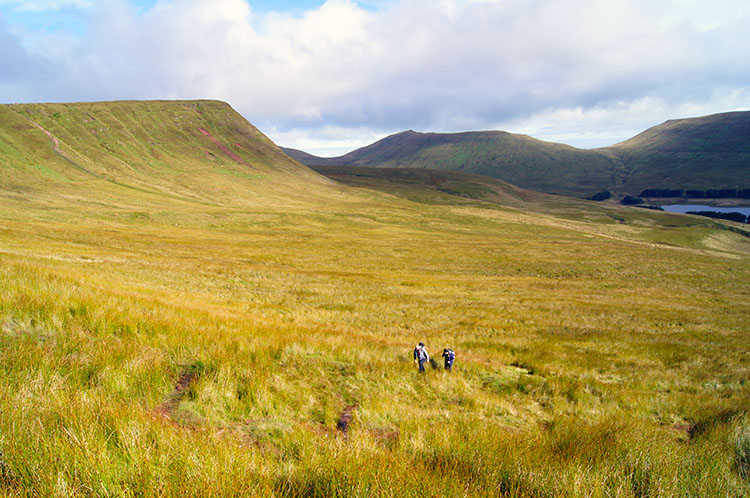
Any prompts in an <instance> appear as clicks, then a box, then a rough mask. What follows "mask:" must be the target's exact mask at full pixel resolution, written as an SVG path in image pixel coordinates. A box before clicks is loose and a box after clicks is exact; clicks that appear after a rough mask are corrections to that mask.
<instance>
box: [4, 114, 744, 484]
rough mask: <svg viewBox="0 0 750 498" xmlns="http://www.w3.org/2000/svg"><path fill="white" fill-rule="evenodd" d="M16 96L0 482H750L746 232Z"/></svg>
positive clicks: (220, 121)
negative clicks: (322, 162)
mask: <svg viewBox="0 0 750 498" xmlns="http://www.w3.org/2000/svg"><path fill="white" fill-rule="evenodd" d="M0 113H1V114H0V116H2V119H0V496H8V497H13V498H17V497H18V498H20V497H37V496H45V497H46V496H61V497H63V496H64V497H93V496H97V497H98V496H102V497H103V496H126V497H127V496H161V497H171V496H180V497H182V496H233V497H237V496H259V497H281V496H290V497H300V498H301V497H321V498H322V497H331V496H338V497H349V496H352V497H354V496H361V497H364V496H367V497H370V496H372V497H380V496H383V497H392V496H399V497H400V496H404V497H407V498H417V497H423V496H446V497H453V496H457V497H458V496H461V497H465V496H472V497H473V496H479V497H498V496H500V497H518V498H521V497H524V498H528V497H566V498H573V497H579V496H592V497H593V496H617V497H627V498H631V497H632V498H635V497H643V496H649V497H672V496H726V497H731V498H735V497H737V498H740V497H743V498H744V497H746V496H748V493H750V481H749V480H748V469H750V450H749V448H750V358H749V357H748V351H747V344H748V343H749V342H750V326H748V325H749V324H748V316H750V300H749V298H748V284H747V283H748V282H749V281H750V237H748V233H747V230H746V228H744V227H743V226H741V225H739V224H735V223H732V222H723V221H713V220H710V219H706V218H698V217H693V216H686V215H678V214H671V213H662V212H656V211H650V210H645V209H637V208H629V207H624V206H620V205H616V204H608V203H595V202H589V201H584V200H580V199H574V198H566V197H560V196H555V195H550V194H543V193H539V192H532V191H528V190H525V189H522V188H519V187H515V186H512V185H509V184H507V183H504V182H501V181H499V180H495V179H491V178H487V177H484V176H478V175H472V174H468V173H464V172H453V171H431V170H425V169H417V170H413V169H401V168H398V169H387V168H367V167H361V166H356V167H331V166H326V167H320V168H318V169H319V171H320V173H323V174H325V175H326V176H325V177H324V176H323V175H321V174H319V173H317V172H314V171H311V170H310V169H308V168H306V167H304V166H302V165H300V164H299V163H297V162H295V161H293V160H291V159H289V158H288V157H287V156H286V155H284V154H282V153H281V151H280V150H279V149H278V148H277V147H276V146H275V145H274V144H273V143H271V142H270V141H269V140H268V139H267V138H266V137H265V136H263V135H262V134H261V133H260V132H259V131H258V130H257V129H255V128H254V127H253V126H252V125H251V124H250V123H248V122H247V121H246V120H245V119H243V118H242V117H241V116H239V115H238V114H236V113H235V112H234V111H232V109H231V108H230V107H229V106H228V105H227V104H223V103H220V102H209V101H197V102H113V103H95V104H44V105H42V104H39V105H20V106H2V107H0ZM418 341H423V342H425V343H426V345H427V348H428V350H429V352H430V353H431V354H432V356H433V360H435V361H433V362H432V363H429V364H428V366H427V372H426V373H425V374H419V373H418V372H417V369H416V366H415V365H414V363H413V359H412V349H413V347H414V345H415V344H416V343H417V342H418ZM446 347H451V348H453V349H454V350H455V352H456V355H457V356H456V364H455V365H454V368H453V371H452V372H451V373H448V372H445V371H444V370H443V368H442V364H441V361H440V360H441V357H440V354H441V351H442V349H443V348H446Z"/></svg>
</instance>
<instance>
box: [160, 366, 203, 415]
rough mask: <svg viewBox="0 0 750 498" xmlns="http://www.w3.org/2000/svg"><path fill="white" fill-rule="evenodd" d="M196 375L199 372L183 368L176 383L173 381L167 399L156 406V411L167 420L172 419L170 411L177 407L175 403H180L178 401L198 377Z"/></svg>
mask: <svg viewBox="0 0 750 498" xmlns="http://www.w3.org/2000/svg"><path fill="white" fill-rule="evenodd" d="M198 377H199V374H198V373H197V372H195V371H191V370H184V371H183V372H182V373H180V377H179V379H177V383H175V385H174V389H173V390H172V393H171V394H170V395H169V399H168V400H167V401H165V402H164V403H162V404H161V405H159V406H158V407H156V410H155V411H156V413H157V414H158V415H160V416H162V417H164V418H166V419H168V420H172V417H171V414H172V412H173V411H174V409H175V408H177V405H179V404H180V401H182V399H183V398H184V397H185V394H186V393H187V392H188V390H189V389H190V386H191V385H192V384H193V382H195V381H196V380H197V379H198Z"/></svg>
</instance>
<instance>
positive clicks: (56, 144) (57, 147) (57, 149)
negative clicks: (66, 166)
mask: <svg viewBox="0 0 750 498" xmlns="http://www.w3.org/2000/svg"><path fill="white" fill-rule="evenodd" d="M24 118H25V119H26V121H28V122H29V123H31V124H32V125H34V126H35V127H37V128H39V129H40V130H42V131H43V132H44V133H45V134H46V135H47V136H48V137H49V138H50V140H52V150H53V151H54V152H55V154H57V155H58V156H60V157H61V158H63V159H65V160H66V161H67V162H69V163H70V164H72V165H73V166H75V167H76V168H78V169H80V170H81V171H84V172H86V173H88V174H89V175H93V176H95V177H97V178H101V179H104V177H103V176H101V175H97V174H96V173H94V172H93V171H90V170H88V169H86V168H84V167H83V166H81V165H80V164H78V163H77V162H75V161H73V160H72V159H71V158H69V157H68V156H67V155H66V154H65V153H64V152H63V151H62V150H60V140H59V139H58V138H57V137H56V136H54V135H53V134H52V132H50V131H49V130H47V129H46V128H44V127H43V126H42V125H40V124H39V123H37V122H35V121H33V120H31V119H29V118H28V117H26V116H24Z"/></svg>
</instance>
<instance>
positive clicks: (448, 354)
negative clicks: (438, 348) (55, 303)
mask: <svg viewBox="0 0 750 498" xmlns="http://www.w3.org/2000/svg"><path fill="white" fill-rule="evenodd" d="M443 358H445V369H446V370H448V371H449V372H452V371H453V361H454V360H455V359H456V353H454V352H453V350H452V349H443Z"/></svg>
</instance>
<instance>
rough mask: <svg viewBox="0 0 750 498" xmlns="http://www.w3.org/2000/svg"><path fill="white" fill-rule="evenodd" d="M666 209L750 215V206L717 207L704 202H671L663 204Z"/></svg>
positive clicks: (684, 211) (670, 210) (671, 210)
mask: <svg viewBox="0 0 750 498" xmlns="http://www.w3.org/2000/svg"><path fill="white" fill-rule="evenodd" d="M661 208H662V209H663V210H664V211H669V212H670V213H687V212H688V211H714V212H717V213H742V214H744V215H745V216H750V206H737V207H735V206H730V207H726V206H724V207H717V206H706V205H704V204H670V205H667V206H661Z"/></svg>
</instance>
